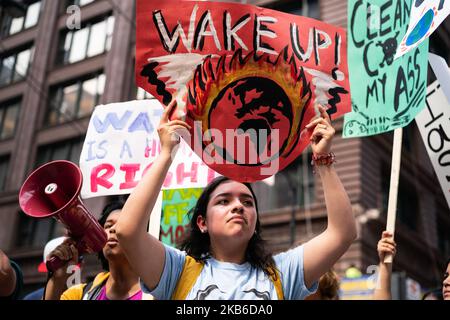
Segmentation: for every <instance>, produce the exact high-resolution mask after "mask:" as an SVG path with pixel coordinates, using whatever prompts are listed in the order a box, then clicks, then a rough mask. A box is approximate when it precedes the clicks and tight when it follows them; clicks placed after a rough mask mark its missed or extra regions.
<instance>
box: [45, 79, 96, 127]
mask: <svg viewBox="0 0 450 320" xmlns="http://www.w3.org/2000/svg"><path fill="white" fill-rule="evenodd" d="M104 87H105V75H104V74H99V75H97V76H94V77H91V78H86V79H83V80H79V81H76V82H75V83H72V84H67V85H64V86H58V87H55V88H52V89H51V92H50V96H51V99H50V105H49V108H48V112H47V117H46V121H45V123H46V124H47V125H56V124H60V123H64V122H67V121H71V120H74V119H78V118H82V117H86V116H89V115H90V114H91V113H92V110H93V109H94V107H95V106H96V105H97V104H98V103H99V101H100V99H101V96H102V95H103V91H104Z"/></svg>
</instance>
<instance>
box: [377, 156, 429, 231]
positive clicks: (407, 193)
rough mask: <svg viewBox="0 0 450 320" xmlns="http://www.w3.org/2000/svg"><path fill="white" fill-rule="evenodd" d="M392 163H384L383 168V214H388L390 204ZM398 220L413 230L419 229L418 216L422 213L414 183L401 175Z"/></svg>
mask: <svg viewBox="0 0 450 320" xmlns="http://www.w3.org/2000/svg"><path fill="white" fill-rule="evenodd" d="M390 177H391V171H390V165H387V164H383V165H382V168H381V183H382V185H381V192H382V195H381V198H382V202H383V203H382V209H383V215H384V216H386V215H387V211H388V204H389V189H390V188H389V186H390ZM396 214H397V217H398V220H399V221H400V222H401V223H402V224H403V225H405V226H407V227H408V228H409V229H411V230H415V231H417V230H418V222H419V221H418V220H419V219H418V218H419V215H420V206H419V195H418V193H417V191H416V189H415V188H414V186H413V185H411V184H408V182H407V181H406V180H405V179H404V178H402V177H400V180H399V186H398V196H397V213H396Z"/></svg>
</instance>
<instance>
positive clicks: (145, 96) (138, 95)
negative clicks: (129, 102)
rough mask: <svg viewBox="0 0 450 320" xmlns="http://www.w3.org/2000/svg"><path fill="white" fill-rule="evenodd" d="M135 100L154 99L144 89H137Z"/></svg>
mask: <svg viewBox="0 0 450 320" xmlns="http://www.w3.org/2000/svg"><path fill="white" fill-rule="evenodd" d="M136 99H137V100H145V99H155V97H154V96H153V95H152V94H150V93H148V92H147V91H145V90H144V89H142V88H137V93H136Z"/></svg>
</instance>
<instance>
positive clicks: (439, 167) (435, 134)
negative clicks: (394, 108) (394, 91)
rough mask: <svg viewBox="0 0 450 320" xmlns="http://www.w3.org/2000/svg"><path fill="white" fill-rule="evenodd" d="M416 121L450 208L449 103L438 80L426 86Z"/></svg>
mask: <svg viewBox="0 0 450 320" xmlns="http://www.w3.org/2000/svg"><path fill="white" fill-rule="evenodd" d="M416 123H417V127H418V128H419V131H420V134H421V136H422V139H423V142H424V144H425V147H426V149H427V152H428V155H429V156H430V160H431V163H432V164H433V168H434V171H435V172H436V176H437V177H438V180H439V183H440V184H441V188H442V191H443V193H444V196H445V199H446V200H447V204H448V206H449V208H450V103H448V101H447V99H446V97H445V94H444V92H443V91H442V88H441V87H440V84H439V82H438V81H435V82H434V83H433V84H431V85H430V86H429V87H428V94H427V101H426V108H425V109H424V110H423V111H422V112H421V113H420V114H419V115H418V116H417V117H416Z"/></svg>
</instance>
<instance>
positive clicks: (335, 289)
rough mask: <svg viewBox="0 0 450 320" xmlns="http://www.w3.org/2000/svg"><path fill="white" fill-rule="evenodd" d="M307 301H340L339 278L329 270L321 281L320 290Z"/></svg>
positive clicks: (307, 298)
mask: <svg viewBox="0 0 450 320" xmlns="http://www.w3.org/2000/svg"><path fill="white" fill-rule="evenodd" d="M305 300H339V276H338V275H337V274H336V272H334V271H333V270H329V271H328V272H327V273H325V274H324V275H323V276H321V277H320V279H319V288H318V289H317V291H316V292H315V293H313V294H312V295H310V296H308V297H306V299H305Z"/></svg>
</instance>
